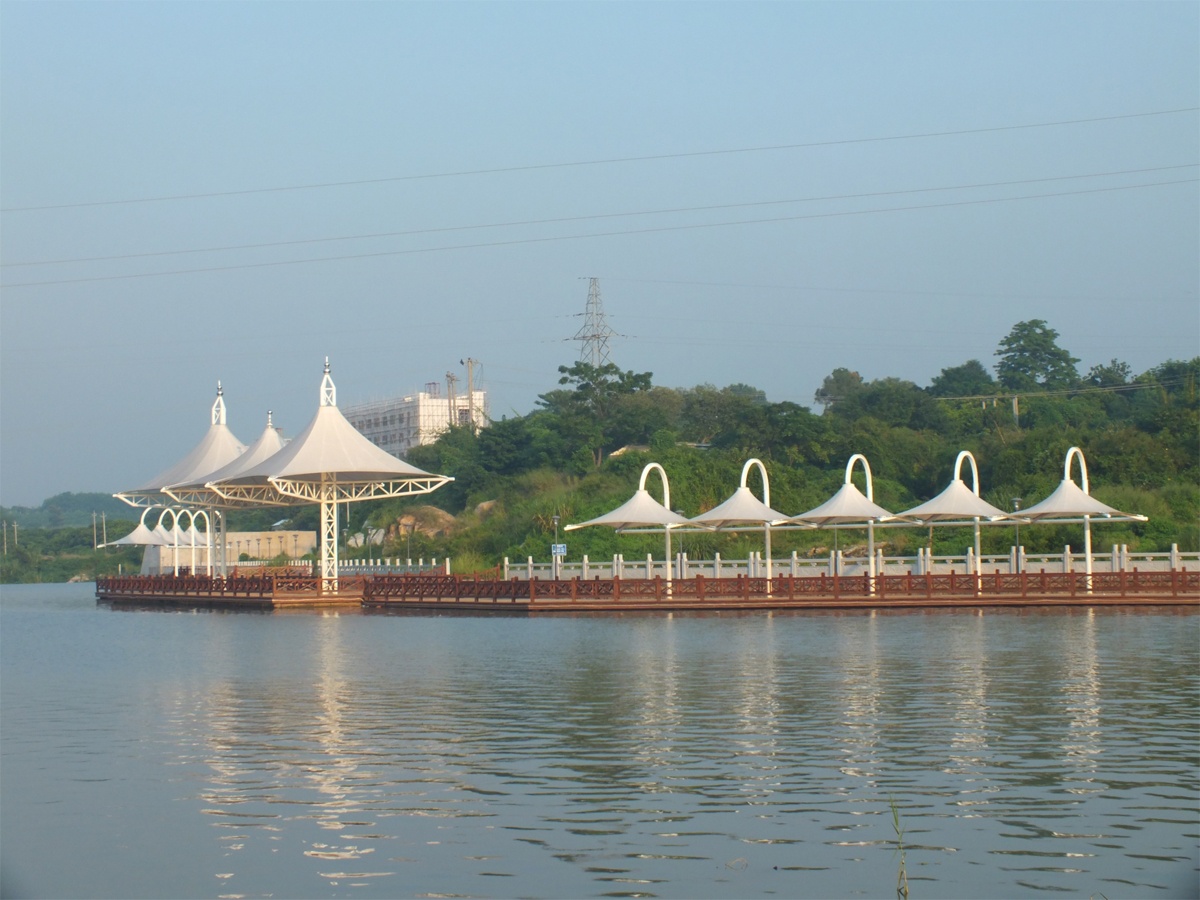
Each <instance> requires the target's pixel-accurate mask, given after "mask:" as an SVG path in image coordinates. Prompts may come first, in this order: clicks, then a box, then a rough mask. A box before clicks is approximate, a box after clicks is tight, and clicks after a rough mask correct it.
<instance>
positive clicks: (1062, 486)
mask: <svg viewBox="0 0 1200 900" xmlns="http://www.w3.org/2000/svg"><path fill="white" fill-rule="evenodd" d="M1074 458H1078V459H1079V476H1080V482H1081V484H1082V487H1080V486H1079V485H1077V484H1075V482H1073V481H1072V480H1071V460H1072V459H1074ZM1020 517H1021V519H1025V520H1028V521H1031V522H1045V523H1050V522H1083V553H1084V560H1085V567H1086V568H1085V571H1086V572H1087V574H1088V575H1091V574H1092V519H1105V520H1107V521H1111V522H1145V521H1147V519H1146V517H1145V516H1142V515H1137V514H1136V513H1124V512H1121V511H1119V510H1116V509H1113V508H1112V507H1111V506H1108V505H1106V504H1104V503H1101V502H1100V501H1099V500H1097V499H1096V498H1095V497H1093V496H1092V495H1091V493H1089V490H1088V474H1087V461H1086V460H1085V459H1084V458H1083V451H1082V450H1080V449H1079V448H1078V447H1072V448H1071V449H1070V450H1068V451H1067V457H1066V460H1065V461H1064V462H1063V478H1062V481H1061V482H1059V485H1058V487H1056V488H1055V489H1054V491H1053V492H1052V493H1051V494H1050V496H1049V497H1047V498H1046V499H1045V500H1043V501H1042V502H1041V503H1036V504H1034V505H1033V506H1031V507H1029V508H1028V509H1023V510H1021V516H1020Z"/></svg>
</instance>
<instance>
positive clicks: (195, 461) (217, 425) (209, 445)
mask: <svg viewBox="0 0 1200 900" xmlns="http://www.w3.org/2000/svg"><path fill="white" fill-rule="evenodd" d="M223 394H224V392H223V391H222V389H221V383H220V382H217V399H216V401H214V403H213V406H212V424H211V425H210V426H209V428H208V431H206V432H205V433H204V437H203V438H201V439H200V443H198V444H197V445H196V446H195V447H194V448H193V449H192V451H191V452H190V453H188V454H187V455H186V456H185V457H183V459H181V460H179V462H177V463H175V465H173V466H171V467H170V468H169V469H166V470H165V471H163V472H160V473H159V474H158V475H156V476H155V477H154V478H151V479H150V480H149V481H147V482H145V483H144V484H142V485H141V486H139V487H136V488H133V489H132V490H128V491H121V492H120V493H117V494H114V495H113V496H114V497H118V498H120V499H121V500H124V501H125V502H126V503H128V504H129V505H131V506H146V505H148V504H152V503H161V502H162V501H163V499H164V498H163V494H164V491H165V489H166V488H168V487H171V486H172V485H177V484H187V483H189V482H191V481H194V480H196V479H197V478H200V477H201V476H204V475H207V474H208V473H209V472H212V471H213V470H215V469H218V468H220V467H221V466H224V465H226V464H228V463H230V462H232V461H233V460H235V459H237V457H238V456H240V455H241V453H242V451H243V450H245V449H246V445H245V444H243V443H242V442H241V441H239V440H238V439H237V437H236V436H235V435H234V433H233V432H232V431H230V429H229V426H228V425H227V424H226V423H225V398H224V396H223Z"/></svg>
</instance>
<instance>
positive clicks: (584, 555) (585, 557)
mask: <svg viewBox="0 0 1200 900" xmlns="http://www.w3.org/2000/svg"><path fill="white" fill-rule="evenodd" d="M587 577H588V558H587V554H586V553H585V554H583V580H584V581H587Z"/></svg>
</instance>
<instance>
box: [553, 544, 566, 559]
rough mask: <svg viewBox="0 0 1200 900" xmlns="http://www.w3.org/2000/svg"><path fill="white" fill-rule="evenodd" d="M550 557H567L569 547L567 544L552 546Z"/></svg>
mask: <svg viewBox="0 0 1200 900" xmlns="http://www.w3.org/2000/svg"><path fill="white" fill-rule="evenodd" d="M550 555H551V556H566V555H567V545H566V544H551V545H550Z"/></svg>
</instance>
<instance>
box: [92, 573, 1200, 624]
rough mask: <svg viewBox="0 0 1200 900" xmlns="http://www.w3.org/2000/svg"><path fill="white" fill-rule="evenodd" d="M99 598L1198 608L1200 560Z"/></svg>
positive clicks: (370, 605)
mask: <svg viewBox="0 0 1200 900" xmlns="http://www.w3.org/2000/svg"><path fill="white" fill-rule="evenodd" d="M96 598H97V600H99V601H100V602H105V603H111V604H113V605H116V606H163V607H175V608H223V609H247V610H254V609H257V610H264V611H267V610H285V609H308V608H343V609H355V610H358V609H361V610H366V611H406V610H407V611H419V612H461V613H484V614H489V613H490V614H497V613H498V614H510V615H511V614H516V615H530V614H537V613H617V612H635V611H654V612H673V611H699V610H788V609H791V610H804V609H920V608H939V609H946V608H988V607H1027V606H1161V605H1171V606H1183V607H1195V608H1197V609H1200V572H1191V571H1187V572H1182V571H1170V572H1138V571H1136V570H1135V571H1132V572H1115V573H1098V574H1093V575H1085V574H1080V573H1070V574H1058V573H1047V572H1023V573H1021V574H1018V575H1003V574H988V575H983V576H980V577H979V578H978V579H976V578H975V577H974V576H971V575H961V574H960V575H955V574H949V575H883V576H876V577H875V578H873V579H872V578H869V577H868V576H865V575H856V576H840V577H829V576H825V575H821V576H818V577H794V576H781V577H777V578H774V579H771V580H769V581H768V579H765V578H747V577H744V576H740V577H737V578H704V577H697V578H690V579H687V580H676V581H674V582H667V581H666V580H665V579H661V578H654V579H649V580H647V579H620V578H613V579H603V580H601V579H594V580H592V581H583V580H581V579H578V578H576V579H571V580H569V581H568V580H562V581H540V580H538V579H534V580H532V581H521V580H518V579H512V580H511V581H501V580H497V579H495V578H483V577H474V576H468V577H464V576H456V575H368V576H361V577H354V578H343V579H341V580H340V582H339V590H338V592H337V593H322V592H321V590H320V586H319V581H318V579H317V578H315V577H313V576H311V575H294V574H288V575H269V574H263V575H253V576H248V577H247V576H230V577H227V578H221V577H209V576H203V575H194V576H170V575H132V576H122V577H116V578H99V579H97V582H96Z"/></svg>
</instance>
